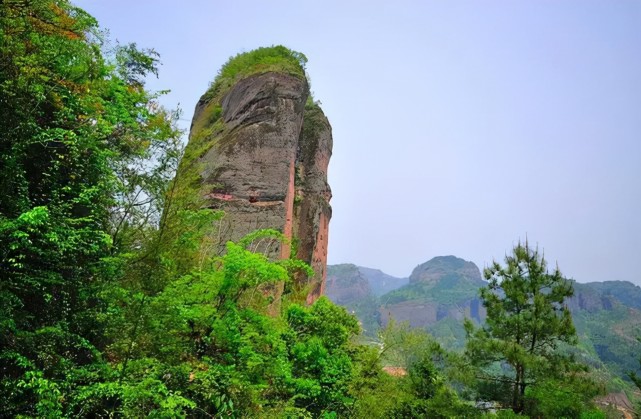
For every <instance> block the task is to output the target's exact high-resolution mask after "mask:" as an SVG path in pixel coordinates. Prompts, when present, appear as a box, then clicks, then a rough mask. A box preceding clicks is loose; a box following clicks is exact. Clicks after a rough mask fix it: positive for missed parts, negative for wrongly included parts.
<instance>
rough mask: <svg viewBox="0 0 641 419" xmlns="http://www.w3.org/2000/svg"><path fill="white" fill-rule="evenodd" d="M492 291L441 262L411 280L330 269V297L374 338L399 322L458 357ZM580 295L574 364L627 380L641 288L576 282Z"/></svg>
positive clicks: (634, 355)
mask: <svg viewBox="0 0 641 419" xmlns="http://www.w3.org/2000/svg"><path fill="white" fill-rule="evenodd" d="M382 284H384V285H382ZM485 284H486V282H485V281H484V280H483V279H482V277H481V272H480V270H479V268H478V267H477V266H476V265H475V264H474V263H473V262H470V261H466V260H464V259H461V258H458V257H456V256H438V257H435V258H432V259H430V260H429V261H427V262H425V263H422V264H420V265H418V266H417V267H416V268H415V269H414V270H413V271H412V273H411V275H410V276H409V278H395V277H393V276H391V275H387V274H385V273H384V272H382V271H380V270H378V269H370V268H365V267H358V266H356V265H349V264H345V265H333V266H332V265H330V266H328V282H327V295H328V297H329V298H330V299H332V300H333V301H334V302H336V303H337V304H341V305H344V306H346V307H347V308H348V309H350V310H351V311H352V312H354V314H356V315H357V316H358V317H359V319H360V320H361V322H362V324H363V327H364V329H365V330H366V333H368V334H370V335H372V336H375V332H376V330H377V329H378V328H380V327H381V326H384V325H386V324H387V323H388V322H389V320H390V319H392V318H393V319H395V320H396V321H399V322H403V321H407V322H409V324H410V325H411V326H412V327H419V328H423V329H426V330H427V331H429V332H430V333H431V334H432V335H433V336H434V337H436V338H437V339H438V340H439V341H440V342H441V343H442V344H443V345H445V346H446V347H450V348H454V349H455V348H462V347H463V345H464V343H465V333H464V330H463V327H462V321H463V319H464V318H466V317H467V318H470V319H473V320H474V321H476V322H477V323H482V322H483V321H484V319H485V316H486V312H485V308H484V307H483V305H482V302H481V300H480V298H479V297H478V293H479V289H480V288H481V287H483V286H485ZM374 290H377V291H376V292H375V291H374ZM386 290H387V292H383V291H386ZM574 291H575V292H574V296H573V297H572V298H570V299H569V300H568V301H567V305H568V307H569V308H570V311H571V312H572V316H573V319H574V323H575V326H576V329H577V334H578V337H579V344H578V346H577V347H576V348H574V349H573V352H574V353H575V356H576V357H577V358H578V359H580V360H581V361H582V362H584V363H586V364H588V365H590V366H591V367H592V368H594V369H596V370H598V371H603V372H604V374H605V375H610V376H611V375H614V376H616V377H619V379H621V378H623V379H625V373H626V372H627V371H629V370H634V369H636V368H637V367H638V354H639V353H641V344H639V342H638V341H637V340H636V339H635V338H636V337H637V336H639V335H641V287H639V286H637V285H634V284H632V283H630V282H626V281H605V282H591V283H586V284H583V283H577V282H574ZM615 386H616V385H615Z"/></svg>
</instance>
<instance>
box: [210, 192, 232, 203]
mask: <svg viewBox="0 0 641 419" xmlns="http://www.w3.org/2000/svg"><path fill="white" fill-rule="evenodd" d="M208 196H209V198H213V199H220V200H221V201H231V200H232V199H234V196H233V195H229V194H225V193H210V194H209V195H208Z"/></svg>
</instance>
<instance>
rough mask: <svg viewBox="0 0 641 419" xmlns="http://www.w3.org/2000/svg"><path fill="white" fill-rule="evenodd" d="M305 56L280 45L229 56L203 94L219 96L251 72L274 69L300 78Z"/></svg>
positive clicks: (263, 71) (302, 76) (256, 72)
mask: <svg viewBox="0 0 641 419" xmlns="http://www.w3.org/2000/svg"><path fill="white" fill-rule="evenodd" d="M306 64H307V57H305V55H304V54H302V53H300V52H297V51H293V50H290V49H289V48H286V47H284V46H282V45H276V46H271V47H261V48H257V49H254V50H252V51H248V52H243V53H240V54H237V55H236V56H234V57H230V58H229V60H228V61H227V62H226V63H225V64H224V65H223V66H222V68H221V69H220V71H219V72H218V76H216V79H215V80H214V82H213V83H212V85H211V87H210V88H209V90H208V91H207V93H206V94H205V96H206V97H219V96H220V95H222V94H224V93H225V92H226V91H227V90H228V89H229V88H230V87H231V86H233V85H234V83H236V82H237V81H238V80H239V79H241V78H244V77H247V76H250V75H252V74H261V73H267V72H270V71H275V72H279V73H286V74H291V75H293V76H296V77H300V78H302V79H304V78H306V76H305V65H306Z"/></svg>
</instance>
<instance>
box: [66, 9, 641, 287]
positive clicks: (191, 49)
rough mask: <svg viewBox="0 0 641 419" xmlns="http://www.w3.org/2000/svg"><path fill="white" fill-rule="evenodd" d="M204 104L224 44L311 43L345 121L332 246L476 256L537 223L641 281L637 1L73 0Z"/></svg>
mask: <svg viewBox="0 0 641 419" xmlns="http://www.w3.org/2000/svg"><path fill="white" fill-rule="evenodd" d="M75 3H76V4H77V5H79V6H80V7H83V8H84V9H86V10H87V11H89V12H90V13H92V14H93V15H94V16H95V17H96V18H97V19H98V21H99V22H100V23H101V25H102V26H104V27H105V28H108V29H109V30H110V32H111V37H112V38H113V39H118V40H119V41H120V42H123V43H125V42H137V43H138V45H139V46H142V47H153V48H155V49H156V50H157V51H158V52H159V53H160V54H161V56H162V62H163V66H162V67H161V73H160V78H159V79H158V80H152V81H150V83H149V86H150V87H151V88H154V89H171V91H172V92H171V93H170V94H169V95H167V96H165V98H164V99H163V103H164V104H165V105H167V106H169V107H175V106H176V105H177V104H178V103H180V106H181V107H182V109H183V110H184V117H183V118H184V119H185V121H184V122H183V123H184V126H185V127H188V125H189V121H190V120H191V117H192V114H193V109H194V106H195V104H196V102H197V100H198V98H199V97H200V95H201V94H202V93H204V91H205V90H206V89H207V87H208V84H209V82H210V81H211V80H212V79H213V78H214V77H215V75H216V73H217V71H218V69H219V68H220V66H221V65H222V64H223V63H224V62H225V61H226V60H227V59H228V58H229V56H231V55H235V54H236V53H238V52H241V51H247V50H251V49H253V48H256V47H259V46H268V45H273V44H283V45H285V46H287V47H289V48H292V49H295V50H297V51H301V52H303V53H304V54H305V55H307V57H308V59H309V63H308V72H309V74H310V76H311V80H312V90H313V91H314V93H315V97H316V99H319V100H321V101H322V104H323V109H324V110H325V113H326V114H327V116H328V117H329V119H330V122H331V124H332V126H333V130H334V155H333V157H332V161H331V164H330V174H329V176H330V184H331V187H332V190H333V193H334V198H333V200H332V206H333V208H334V216H333V218H332V222H331V224H330V243H329V261H330V263H341V262H353V263H356V264H359V265H363V266H368V267H374V268H379V269H382V270H384V271H385V272H387V273H390V274H393V275H397V276H406V275H409V273H410V271H411V270H412V269H413V268H414V266H416V265H417V264H419V263H422V262H424V261H426V260H428V259H430V258H432V257H434V256H438V255H448V254H454V255H456V256H459V257H462V258H465V259H468V260H471V261H473V262H475V263H476V264H477V265H479V267H480V268H483V266H484V265H487V264H489V263H490V262H491V261H492V259H493V258H497V259H502V258H503V256H504V254H505V253H506V252H508V251H509V250H510V249H511V247H512V246H513V245H514V244H515V243H516V242H517V241H518V240H519V238H520V239H524V238H525V237H526V235H527V237H528V238H529V240H530V242H531V243H538V244H539V246H540V247H541V248H543V249H544V250H545V255H546V257H547V258H548V260H549V262H551V263H554V262H558V264H559V266H560V268H561V271H562V272H563V273H564V274H565V275H566V276H569V277H572V278H574V279H577V280H578V281H580V282H587V281H602V280H628V281H632V282H635V283H637V284H640V285H641V2H640V1H637V0H607V1H606V0H600V1H590V0H576V1H572V0H564V1H558V0H553V1H545V0H536V1H510V0H505V1H472V0H470V1H453V0H447V1H396V2H390V1H385V2H381V1H353V2H348V1H346V0H343V1H333V0H324V1H306V0H297V1H269V2H267V1H235V2H231V1H225V2H223V1H204V0H199V1H188V0H185V1H181V2H178V1H171V2H170V1H162V0H156V1H151V0H143V1H141V0H139V1H132V0H129V1H122V0H109V1H107V0H103V1H96V0H94V1H89V0H84V1H76V2H75Z"/></svg>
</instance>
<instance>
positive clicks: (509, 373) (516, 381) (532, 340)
mask: <svg viewBox="0 0 641 419" xmlns="http://www.w3.org/2000/svg"><path fill="white" fill-rule="evenodd" d="M484 276H485V278H486V279H487V280H488V281H489V284H488V286H487V287H486V288H483V289H482V290H481V299H482V300H483V305H484V306H485V308H486V309H487V321H486V324H485V325H484V326H483V327H482V328H480V329H478V330H473V326H472V323H471V322H468V323H467V324H466V329H467V331H468V342H467V353H468V355H469V356H470V358H471V360H472V361H473V362H474V363H475V364H476V365H478V366H479V367H481V370H480V371H481V375H480V378H481V382H482V383H483V384H485V385H486V386H487V385H488V384H489V386H487V387H486V388H493V389H494V390H496V389H502V392H503V394H495V395H494V398H495V400H496V399H499V400H498V401H501V402H503V403H505V404H509V405H510V406H511V407H512V409H513V410H514V411H515V412H517V413H519V412H522V411H523V410H524V399H525V394H526V388H527V387H528V386H530V385H533V384H535V383H537V382H538V381H539V380H541V379H543V378H548V377H552V376H554V375H555V374H560V373H562V372H563V371H564V368H563V366H564V365H567V362H566V361H567V359H566V358H565V357H564V356H563V355H562V354H560V352H559V344H561V343H568V344H573V343H575V341H576V331H575V329H574V325H573V323H572V317H571V315H570V312H569V310H568V308H567V307H565V306H564V302H565V301H566V299H567V298H569V297H571V296H572V294H573V288H572V284H571V282H570V281H569V280H567V279H565V278H564V277H563V276H562V275H561V272H560V271H559V269H558V267H557V268H555V269H554V270H553V271H552V273H549V272H548V269H547V263H546V261H545V258H544V257H543V256H542V255H540V254H539V252H538V249H531V248H530V247H529V245H528V243H527V242H526V243H525V244H521V243H519V244H518V245H517V246H516V247H515V248H514V249H513V252H512V255H508V256H506V257H505V266H501V265H500V264H499V263H498V262H494V263H493V264H492V265H491V266H490V267H488V268H486V269H485V271H484ZM499 393H500V392H499ZM506 393H507V394H506Z"/></svg>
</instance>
